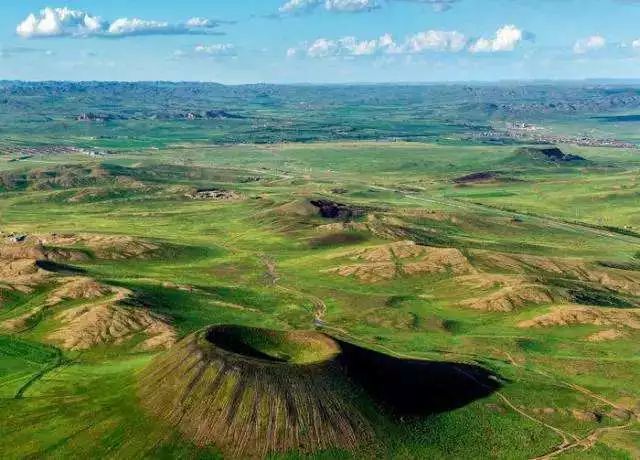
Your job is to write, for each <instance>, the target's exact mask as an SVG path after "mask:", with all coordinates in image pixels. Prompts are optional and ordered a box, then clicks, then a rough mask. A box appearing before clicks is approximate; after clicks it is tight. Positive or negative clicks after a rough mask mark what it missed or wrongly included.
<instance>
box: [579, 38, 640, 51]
mask: <svg viewBox="0 0 640 460" xmlns="http://www.w3.org/2000/svg"><path fill="white" fill-rule="evenodd" d="M634 43H635V42H634ZM606 45H607V40H606V39H605V38H604V37H602V36H601V35H592V36H590V37H587V38H581V39H580V40H578V41H577V42H576V43H575V45H573V52H574V53H576V54H586V53H589V52H591V51H597V50H599V49H602V48H604V47H605V46H606Z"/></svg>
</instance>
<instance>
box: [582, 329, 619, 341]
mask: <svg viewBox="0 0 640 460" xmlns="http://www.w3.org/2000/svg"><path fill="white" fill-rule="evenodd" d="M626 336H627V333H626V332H624V331H621V330H620V329H607V330H605V331H600V332H596V333H595V334H591V335H590V336H589V337H587V340H588V341H589V342H608V341H610V340H617V339H621V338H623V337H626Z"/></svg>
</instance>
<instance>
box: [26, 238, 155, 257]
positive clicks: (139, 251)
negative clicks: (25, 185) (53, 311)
mask: <svg viewBox="0 0 640 460" xmlns="http://www.w3.org/2000/svg"><path fill="white" fill-rule="evenodd" d="M34 238H37V240H38V241H39V242H40V243H41V244H42V245H45V246H54V247H57V248H63V249H64V248H66V247H69V248H74V247H75V248H86V249H88V250H89V251H91V253H92V254H93V255H94V256H95V257H97V258H98V259H110V260H123V259H135V258H145V257H151V256H152V255H153V254H154V253H156V252H157V251H158V250H159V249H160V247H159V246H158V245H157V244H155V243H151V242H149V241H144V240H141V239H138V238H134V237H130V236H123V235H94V234H75V233H69V234H58V233H53V234H49V235H36V236H35V237H34Z"/></svg>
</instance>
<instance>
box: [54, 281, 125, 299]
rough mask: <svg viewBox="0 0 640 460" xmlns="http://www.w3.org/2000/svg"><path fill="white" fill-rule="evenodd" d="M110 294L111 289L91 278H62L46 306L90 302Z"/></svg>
mask: <svg viewBox="0 0 640 460" xmlns="http://www.w3.org/2000/svg"><path fill="white" fill-rule="evenodd" d="M112 292H113V290H112V288H111V287H109V286H106V285H104V284H101V283H98V282H97V281H96V280H94V279H92V278H86V277H73V278H63V279H61V280H60V287H58V288H57V289H55V290H54V291H53V292H52V293H51V294H49V297H48V298H47V304H48V305H55V304H58V303H60V302H64V301H65V300H92V299H97V298H99V297H103V296H106V295H108V294H111V293H112Z"/></svg>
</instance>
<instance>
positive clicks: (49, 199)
mask: <svg viewBox="0 0 640 460" xmlns="http://www.w3.org/2000/svg"><path fill="white" fill-rule="evenodd" d="M118 147H120V148H119V149H118V150H117V152H116V153H114V154H111V155H108V156H105V157H100V158H94V157H89V156H87V155H81V154H63V155H46V154H43V155H35V156H32V157H30V158H27V159H21V160H17V161H15V157H11V156H6V155H5V156H0V172H2V173H3V174H5V175H6V176H11V177H14V178H15V177H17V176H19V177H21V178H22V177H24V178H25V179H24V181H18V182H17V183H18V185H15V184H16V182H15V181H14V182H11V181H5V182H4V184H5V186H4V189H3V190H2V192H1V193H0V230H2V231H3V232H4V233H5V235H8V234H10V233H17V234H26V235H33V234H52V233H56V234H67V233H69V234H78V233H82V234H101V235H126V236H129V237H133V238H137V239H143V240H146V241H151V242H153V243H154V244H157V245H158V246H159V247H162V248H164V249H163V251H164V252H162V253H160V254H159V255H157V256H153V257H147V258H137V259H136V258H125V259H119V258H116V259H108V258H107V259H103V258H99V257H89V258H87V259H85V260H80V261H74V262H73V263H72V265H73V266H74V267H76V268H77V269H80V270H82V273H83V276H87V277H90V278H92V279H94V280H97V281H98V282H100V283H104V284H106V285H109V286H115V287H118V288H122V289H126V290H129V291H131V292H134V293H135V295H136V298H137V299H139V300H140V301H141V302H142V303H143V304H144V306H145V308H147V309H149V310H150V311H152V312H153V313H154V314H158V315H161V316H162V317H163V318H167V319H168V321H169V322H170V324H171V326H172V327H173V328H174V329H175V331H176V334H177V336H178V338H181V337H185V336H187V335H188V334H190V333H192V332H194V331H198V330H200V329H202V328H204V327H207V326H209V325H212V324H238V325H243V326H253V327H263V328H273V329H279V330H289V329H302V330H305V329H313V328H315V327H317V326H319V328H320V329H321V330H323V331H324V332H326V333H328V334H330V335H333V336H335V337H337V338H339V339H344V340H347V341H351V342H353V343H357V344H359V345H362V346H366V347H368V348H371V349H374V350H377V351H380V352H383V353H387V354H391V355H394V356H397V357H405V358H408V357H413V358H423V359H431V360H447V361H455V362H469V363H476V364H480V365H482V366H483V367H485V368H487V369H489V370H490V371H492V372H494V373H496V374H497V375H499V376H500V378H501V380H502V382H503V387H502V389H500V390H499V391H498V392H496V393H494V394H492V395H491V396H489V397H488V398H486V399H481V400H477V401H475V402H473V403H471V404H469V405H466V406H465V407H462V408H459V409H456V410H453V411H449V412H445V413H440V414H435V415H429V416H426V417H412V418H408V419H403V420H401V421H398V422H397V423H392V424H389V426H386V427H382V428H381V429H380V430H379V431H380V433H382V434H381V435H380V436H379V443H378V445H377V446H376V449H377V450H378V452H379V455H381V456H382V457H385V458H486V457H495V458H509V459H510V458H536V457H540V456H543V455H546V454H552V455H556V454H557V455H558V456H559V457H560V458H587V457H588V458H603V459H604V458H607V459H610V458H620V459H628V458H637V457H638V452H639V451H640V443H639V442H638V439H640V436H638V431H639V430H640V425H639V424H638V421H637V416H638V413H639V411H640V390H639V389H638V388H637V387H635V386H633V385H630V383H631V382H634V381H637V380H638V379H639V378H640V362H639V361H640V358H638V357H639V356H640V345H639V344H640V342H639V341H638V338H640V331H639V330H638V328H634V327H629V326H628V325H626V324H624V321H622V322H620V321H619V322H617V323H615V322H613V323H612V322H611V321H609V323H607V322H606V321H604V320H601V321H600V322H576V323H572V322H571V321H565V322H566V324H561V323H557V324H554V325H551V326H550V327H522V324H523V322H526V321H528V320H532V319H535V318H538V317H540V316H542V315H545V314H547V313H549V312H550V311H553V309H554V308H558V306H560V307H567V308H568V307H571V306H574V305H577V304H580V305H582V306H588V307H590V308H595V309H597V308H601V309H605V308H606V309H611V308H610V307H621V306H627V307H628V308H619V310H620V311H625V312H627V311H632V313H634V314H635V311H636V310H635V307H636V306H637V305H640V303H639V300H640V291H638V289H637V285H636V284H634V283H640V281H638V265H639V264H640V260H639V257H640V256H639V255H638V251H639V250H640V246H639V243H640V235H638V234H636V232H640V214H639V213H638V209H637V204H638V197H639V196H640V182H639V181H638V178H639V177H640V175H639V173H640V159H639V157H638V154H637V152H634V151H626V150H622V149H604V148H597V149H596V148H581V147H562V146H561V148H563V149H566V151H568V152H571V153H575V154H579V155H581V156H583V157H585V158H586V159H587V160H589V161H590V163H589V164H587V165H580V166H574V165H562V166H556V165H552V166H549V165H540V164H535V163H528V162H526V161H523V162H521V163H517V164H514V163H513V159H512V157H513V155H514V151H515V148H514V147H513V146H486V145H474V144H468V143H462V142H457V141H442V142H439V143H430V144H427V143H404V142H332V143H310V144H275V145H233V146H211V145H208V144H202V143H200V142H193V143H192V142H186V141H184V140H181V143H180V145H179V146H178V145H172V144H171V143H167V145H165V146H163V147H162V148H160V149H147V148H142V147H143V146H142V145H138V144H135V143H134V144H133V145H129V144H123V145H122V146H120V145H119V146H118ZM60 165H66V166H73V167H82V168H85V169H86V170H88V171H94V173H91V172H90V173H88V174H87V173H85V172H81V171H80V170H81V169H82V168H80V169H78V171H80V172H77V171H76V170H73V171H71V172H69V171H66V172H65V171H61V170H60V169H59V168H60ZM96 170H99V173H95V171H96ZM34 171H39V173H37V174H33V172H34ZM42 171H45V172H46V171H49V172H51V174H49V175H47V174H42V173H41V172H42ZM479 171H498V172H499V173H500V174H502V175H503V176H505V177H508V179H505V180H497V181H489V182H482V183H465V184H459V183H456V182H454V180H455V179H456V178H460V177H463V176H465V175H468V174H471V173H474V172H479ZM30 173H31V174H30ZM64 175H66V176H65V180H61V181H56V180H54V179H52V177H60V176H64ZM87 176H90V179H89V180H86V177H87ZM7 184H9V185H7ZM11 184H13V185H11ZM199 188H217V189H224V190H233V191H234V192H236V193H237V194H238V195H239V196H241V198H240V199H235V200H194V199H190V198H188V197H186V196H185V194H186V193H187V192H189V191H190V190H193V189H199ZM318 198H322V199H325V200H329V201H332V202H336V203H341V204H346V205H348V206H351V207H353V208H358V209H364V210H365V213H364V215H362V216H358V217H354V218H350V219H347V220H348V221H349V222H346V223H345V219H338V220H332V219H326V218H323V217H321V216H320V215H318V213H317V212H315V211H314V208H313V206H312V205H310V204H309V200H312V199H318ZM331 225H333V226H331ZM404 240H412V241H415V242H416V243H418V244H419V245H424V246H426V247H434V248H448V249H455V250H457V251H459V254H461V256H462V258H463V259H464V260H466V261H467V262H464V263H463V262H461V263H463V264H465V265H464V267H466V268H464V267H463V268H461V269H460V270H462V271H461V272H460V273H454V271H455V267H454V266H453V264H451V263H449V262H446V263H445V264H444V267H445V268H444V269H443V268H442V267H439V268H438V269H433V268H424V267H425V265H424V264H425V263H426V264H427V265H428V267H432V265H429V264H434V263H435V262H433V261H432V260H431V259H429V260H427V259H419V257H426V256H423V255H419V256H417V255H416V256H411V258H407V259H406V260H405V259H403V258H402V257H399V256H398V252H394V253H393V256H394V259H393V264H396V265H398V266H401V267H402V269H398V270H399V271H398V272H397V274H396V275H393V276H387V275H386V274H385V275H384V276H382V277H381V279H377V278H376V279H375V280H374V281H372V278H371V277H370V276H372V275H371V273H373V271H372V270H373V269H372V268H371V267H370V266H368V265H367V263H368V262H367V259H366V257H368V256H360V255H358V254H359V253H358V251H369V250H371V248H378V247H385V246H386V245H388V244H390V243H393V242H398V241H404ZM487 253H491V254H494V253H498V254H516V255H522V254H526V255H527V256H528V257H530V259H527V261H526V262H522V263H521V264H520V265H518V266H517V268H513V269H512V268H510V266H509V265H508V264H502V265H495V263H494V262H490V261H488V258H487V256H486V254H487ZM447 254H453V253H447ZM456 254H457V253H456ZM363 257H365V258H363ZM447 257H449V256H447ZM456 257H458V256H457V255H456ZM533 257H537V258H538V259H531V258H533ZM556 259H558V260H559V259H562V261H563V262H562V264H563V265H561V266H560V269H559V270H560V272H558V271H557V270H556V269H555V268H545V266H544V264H543V263H542V262H539V260H546V261H548V260H556ZM385 260H386V259H384V257H383V258H378V259H376V260H374V261H373V262H374V263H378V264H381V263H387V262H385ZM533 260H535V261H536V262H533ZM425 261H426V262H425ZM410 263H415V264H417V265H415V266H419V267H422V268H419V271H418V272H417V274H413V275H412V274H410V272H409V266H410V265H409V264H410ZM419 263H422V264H423V265H419ZM467 263H468V264H469V266H468V267H467V265H466V264H467ZM558 263H560V262H558ZM603 263H604V264H605V265H604V267H606V266H607V265H606V264H609V265H608V266H609V267H611V266H616V267H623V266H624V267H625V269H620V268H615V269H613V268H612V269H611V270H615V271H612V272H611V273H609V272H606V274H607V276H609V278H608V279H611V278H615V277H618V278H615V279H616V280H623V279H624V280H625V281H624V283H626V284H624V283H622V281H621V282H620V283H618V284H616V285H615V286H614V285H613V284H611V283H610V284H606V282H605V281H602V280H601V278H602V277H603V276H605V275H603V274H602V273H601V272H597V273H598V274H597V276H595V275H594V276H593V277H591V278H589V276H591V275H590V273H591V271H590V270H592V271H593V272H594V273H595V271H596V270H597V269H596V268H595V267H603V265H602V264H603ZM350 264H355V265H363V266H364V268H362V270H364V271H365V272H366V274H367V277H364V278H360V277H359V276H358V275H357V274H355V275H349V276H344V275H343V274H341V272H340V271H336V269H339V268H340V267H344V266H349V265H350ZM492 264H493V265H492ZM572 264H573V265H572ZM576 264H580V266H579V268H567V267H575V266H577V265H576ZM385 267H387V266H386V265H385ZM469 267H470V268H469ZM375 270H378V268H376V269H375ZM464 270H466V271H464ZM571 270H575V271H571ZM603 270H604V268H603ZM476 272H481V273H482V274H485V273H489V272H490V273H491V275H492V276H508V277H509V279H510V280H511V279H514V280H515V279H517V280H518V283H520V282H522V283H525V281H522V280H521V278H525V277H526V285H527V286H528V287H527V289H530V286H531V285H535V286H543V287H541V288H538V287H536V289H537V291H536V292H547V296H548V297H544V295H542V300H541V299H540V296H541V294H538V295H537V297H536V296H531V295H530V294H518V295H519V296H520V297H517V296H515V297H514V295H512V294H508V295H507V294H504V296H506V300H504V299H502V300H501V302H502V303H501V305H507V304H508V306H509V308H506V309H502V310H500V309H492V308H480V307H473V308H470V307H465V306H463V305H465V303H464V302H465V301H467V300H469V299H470V298H473V299H476V300H477V299H481V298H484V297H486V296H490V295H492V294H495V293H496V292H497V293H498V294H500V292H502V291H501V289H502V288H503V287H504V286H502V287H501V281H496V280H497V279H498V278H495V279H494V278H491V279H490V281H489V282H486V280H484V281H483V282H480V283H479V282H478V280H477V279H476V278H477V277H479V276H480V275H478V273H476ZM583 272H584V273H587V275H585V277H583V278H581V276H582V273H583ZM375 273H381V272H375ZM385 273H387V272H385ZM465 276H466V277H467V278H465ZM474 276H475V277H476V278H473V277H474ZM518 277H519V278H518ZM481 281H482V280H481ZM562 283H564V284H562ZM623 284H624V286H623ZM616 287H617V288H616ZM507 288H510V289H514V290H515V289H519V287H518V286H516V287H513V286H511V285H509V286H507ZM53 289H54V285H53V284H48V283H47V282H45V283H42V284H40V285H38V286H37V287H36V288H34V289H32V290H29V292H20V291H19V290H11V289H6V290H5V291H3V296H2V297H3V302H2V306H1V307H0V322H3V321H8V320H11V319H15V318H16V317H18V316H20V315H22V314H25V312H28V311H30V310H31V309H32V308H33V307H34V306H36V305H40V304H42V303H43V302H44V301H45V299H46V298H47V296H49V295H50V293H51V291H52V290H53ZM518 292H519V291H518ZM527 292H529V291H527ZM585 299H586V300H585ZM84 302H85V301H84V300H82V299H80V300H78V299H76V300H65V301H63V302H62V303H60V304H57V305H55V306H54V307H52V308H49V309H46V310H44V311H43V312H42V313H41V314H40V315H39V316H38V317H37V318H35V319H32V320H31V322H30V323H29V324H28V327H25V328H24V329H22V330H19V331H13V332H11V333H10V332H3V333H2V334H1V335H0V412H2V413H3V414H5V415H4V416H3V418H2V420H1V421H0V439H1V445H0V452H2V456H3V458H26V457H38V458H62V457H79V456H88V457H92V458H93V457H118V458H141V457H145V458H151V457H153V458H218V457H220V456H221V453H220V452H219V451H217V450H216V448H215V446H209V447H206V448H203V447H198V446H196V445H195V444H193V443H191V442H190V441H189V440H188V439H185V438H183V437H181V435H180V434H179V432H178V431H176V430H175V428H173V427H171V426H169V425H166V424H163V423H162V422H161V421H159V420H156V419H154V418H153V417H152V416H150V415H148V414H147V413H146V412H144V411H143V410H142V409H141V406H140V404H139V401H138V400H137V399H136V398H137V396H136V392H135V391H134V390H133V388H134V387H135V385H136V379H137V376H138V375H139V374H140V373H141V372H142V370H143V369H144V368H145V367H146V366H148V365H149V363H150V362H151V360H152V359H153V358H154V357H155V356H156V355H157V353H158V352H157V351H143V350H141V349H140V348H139V347H137V346H136V344H137V343H139V340H137V339H134V340H132V341H126V342H123V343H100V344H97V345H96V346H94V347H91V348H88V349H83V350H67V349H64V348H61V347H60V345H59V344H58V343H55V341H52V340H51V339H50V338H49V337H50V334H51V333H52V332H53V331H55V330H57V329H58V328H59V327H60V317H59V316H58V315H59V313H60V312H64V311H66V310H68V309H70V308H73V307H75V306H77V305H82V304H83V303H84ZM607 311H608V310H607ZM625 321H628V322H629V323H631V322H632V319H631V317H629V318H627V319H626V320H625ZM612 328H613V329H616V330H619V331H620V332H621V335H620V336H619V337H616V338H615V339H613V340H605V341H594V340H590V339H588V337H591V336H592V335H593V334H597V333H599V332H602V331H603V330H607V329H612ZM565 448H566V450H564V449H565ZM369 454H370V451H368V450H366V451H362V452H359V451H358V450H355V451H350V452H345V451H332V450H329V451H323V452H317V453H315V454H313V455H312V457H313V458H344V457H345V456H353V457H355V458H359V457H366V456H367V455H369ZM300 456H301V454H298V453H296V452H289V453H280V454H273V457H274V458H287V459H288V458H298V457H300Z"/></svg>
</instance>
